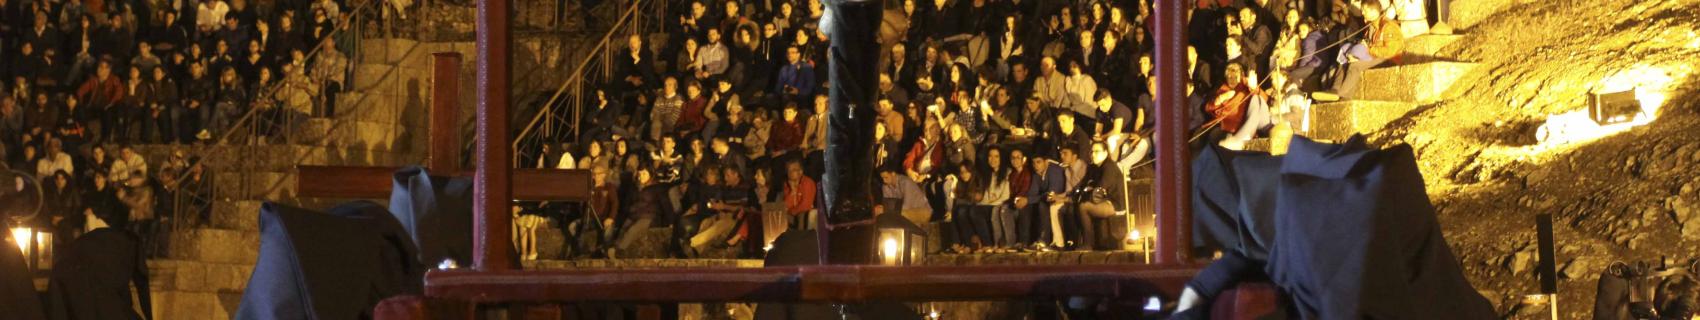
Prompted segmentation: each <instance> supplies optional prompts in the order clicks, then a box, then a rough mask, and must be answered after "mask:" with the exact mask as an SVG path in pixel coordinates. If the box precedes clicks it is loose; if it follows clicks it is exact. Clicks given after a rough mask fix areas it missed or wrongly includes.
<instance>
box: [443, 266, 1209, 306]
mask: <svg viewBox="0 0 1700 320" xmlns="http://www.w3.org/2000/svg"><path fill="white" fill-rule="evenodd" d="M1197 272H1198V269H1197V268H1195V267H1188V266H1161V265H1119V266H1118V265H1091V266H1082V265H1071V266H1062V265H1059V266H982V267H883V266H804V267H775V268H742V269H739V268H709V269H650V270H582V271H525V272H520V271H503V272H478V271H435V272H432V273H429V274H427V275H426V279H425V283H426V284H425V286H426V295H428V296H431V297H435V298H443V299H450V300H457V301H472V302H476V303H536V302H596V301H602V302H639V303H648V302H656V303H668V302H721V301H740V302H862V301H951V300H999V299H1019V298H1034V297H1061V296H1104V297H1124V298H1140V299H1143V298H1144V297H1148V296H1152V295H1158V296H1163V297H1167V298H1172V297H1176V296H1178V293H1179V292H1180V290H1181V288H1182V287H1184V286H1185V283H1186V281H1187V280H1189V279H1191V278H1192V275H1193V274H1196V273H1197Z"/></svg>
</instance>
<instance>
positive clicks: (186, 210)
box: [161, 2, 380, 232]
mask: <svg viewBox="0 0 1700 320" xmlns="http://www.w3.org/2000/svg"><path fill="white" fill-rule="evenodd" d="M378 3H379V2H367V3H362V4H359V5H358V6H356V7H354V8H353V10H350V11H347V15H345V16H343V17H340V18H341V19H340V20H338V21H336V22H335V23H333V31H332V32H335V33H343V32H353V31H354V30H357V29H356V28H350V27H351V26H354V25H355V23H357V21H359V20H360V19H361V17H362V15H363V14H364V13H365V12H367V11H370V10H371V8H374V7H375V6H377V5H380V4H378ZM353 36H354V37H355V38H354V39H356V41H354V42H355V45H356V47H358V45H359V42H360V41H359V39H361V35H353ZM327 40H328V41H336V40H334V39H327ZM324 47H325V44H324V43H323V42H321V43H318V44H315V45H314V46H313V48H312V49H311V50H309V51H308V53H306V54H304V55H303V57H305V58H308V59H311V58H313V57H316V56H318V54H319V53H320V52H322V51H324ZM356 50H358V49H356ZM358 53H359V52H358V51H351V52H348V53H345V54H358ZM357 58H358V57H355V56H352V55H351V56H350V58H349V59H350V61H351V63H349V65H348V68H349V70H350V71H351V70H354V68H355V67H356V66H357V65H358V64H357V63H353V62H352V61H355V60H354V59H357ZM350 71H344V72H350ZM298 72H308V71H307V70H301V71H298ZM285 85H287V83H286V82H284V81H281V80H280V81H278V82H277V83H275V84H273V85H271V86H270V87H268V88H263V89H262V90H259V92H276V91H277V90H279V89H280V88H282V87H283V86H285ZM345 85H347V84H345ZM208 107H213V106H208ZM262 109H264V108H252V107H251V108H249V109H248V110H247V111H245V112H244V113H243V114H242V116H241V117H238V118H237V119H236V120H235V121H232V122H231V123H230V125H229V126H228V127H227V128H225V130H224V132H222V133H220V134H219V136H218V137H217V139H214V140H212V141H211V142H210V143H208V144H206V145H204V146H203V147H202V148H200V149H199V150H196V149H190V150H189V152H187V153H188V155H186V156H185V159H187V158H200V159H203V161H205V159H212V158H213V157H214V156H217V155H218V154H221V153H224V152H231V151H230V150H224V149H226V148H219V147H218V146H230V145H231V144H228V143H227V142H229V141H231V138H232V137H234V136H235V135H236V134H237V133H238V132H244V131H252V130H248V129H251V128H250V127H253V123H254V122H255V121H258V120H256V115H257V114H258V113H259V112H261V111H262ZM287 129H288V128H284V130H287ZM333 129H334V127H333ZM248 134H250V135H253V133H252V132H248ZM195 166H196V165H195V164H190V165H186V166H183V167H182V168H175V169H176V170H177V171H176V172H172V173H171V174H173V175H174V177H176V183H174V184H171V185H164V186H162V187H163V188H161V189H162V191H164V192H168V193H170V194H171V195H172V198H173V199H171V201H172V202H173V203H172V204H173V205H172V208H171V209H172V210H171V211H172V212H170V213H169V214H170V215H171V217H170V218H171V219H172V220H174V221H172V222H171V223H167V224H166V225H165V227H166V228H169V230H165V231H166V232H171V231H175V230H176V229H179V228H183V227H187V226H189V225H191V224H190V223H188V221H186V220H187V219H185V218H188V217H185V214H191V215H194V218H196V219H199V218H200V217H199V215H200V213H201V212H203V211H204V210H212V206H214V205H215V203H217V202H218V200H219V199H220V198H221V195H228V194H227V192H228V191H232V190H227V189H228V188H220V187H218V186H216V185H213V184H215V183H218V182H220V181H219V179H215V177H216V176H217V174H216V173H215V172H214V171H213V170H214V169H213V168H212V167H210V166H207V165H205V164H199V166H200V167H202V172H201V175H202V182H201V183H198V184H196V185H197V186H199V187H200V188H202V189H205V190H204V191H206V192H204V193H202V192H193V191H196V190H183V187H184V186H185V185H187V184H188V183H187V181H186V180H187V178H188V174H189V173H190V172H191V170H193V168H194V167H195ZM246 171H247V170H241V171H239V172H246ZM161 174H165V173H161ZM240 178H241V179H240V180H242V181H238V182H241V184H242V185H243V186H242V188H247V185H248V183H245V182H246V181H247V180H250V178H251V177H249V176H248V174H244V175H243V176H242V177H240ZM185 191H191V192H185ZM237 194H241V195H247V194H250V192H248V190H239V192H238V193H237ZM207 218H208V221H197V223H211V222H212V221H211V220H212V219H213V218H212V217H210V216H209V217H207Z"/></svg>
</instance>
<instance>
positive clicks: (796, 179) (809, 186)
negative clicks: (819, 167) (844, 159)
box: [785, 161, 816, 230]
mask: <svg viewBox="0 0 1700 320" xmlns="http://www.w3.org/2000/svg"><path fill="white" fill-rule="evenodd" d="M785 172H786V176H787V177H790V178H789V179H787V181H785V213H788V214H791V230H803V229H807V228H808V227H810V226H813V225H814V221H812V220H814V218H815V214H814V211H815V191H816V189H815V180H814V179H809V177H807V176H805V175H804V174H803V163H802V162H797V161H790V162H786V163H785Z"/></svg>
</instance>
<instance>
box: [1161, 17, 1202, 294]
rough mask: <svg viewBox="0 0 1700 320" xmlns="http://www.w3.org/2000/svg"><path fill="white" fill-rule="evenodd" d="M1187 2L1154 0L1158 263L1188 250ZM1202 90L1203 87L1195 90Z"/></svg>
mask: <svg viewBox="0 0 1700 320" xmlns="http://www.w3.org/2000/svg"><path fill="white" fill-rule="evenodd" d="M1185 3H1186V1H1185V0H1157V6H1156V12H1155V14H1154V15H1153V16H1152V22H1154V25H1155V26H1156V28H1154V29H1155V30H1156V32H1155V33H1156V34H1155V37H1154V38H1155V39H1156V41H1157V46H1156V50H1155V51H1156V52H1155V53H1156V54H1155V58H1156V61H1153V62H1155V63H1156V66H1155V68H1154V70H1153V71H1154V72H1155V73H1156V76H1157V89H1156V90H1157V92H1156V94H1155V96H1156V98H1157V101H1156V103H1157V108H1156V109H1157V133H1156V136H1155V137H1154V139H1153V140H1156V142H1157V179H1156V180H1155V181H1153V184H1154V185H1155V187H1156V188H1155V189H1156V193H1157V194H1156V195H1155V197H1156V200H1157V239H1156V240H1157V241H1156V242H1157V248H1156V251H1157V257H1156V262H1157V263H1158V264H1172V263H1179V262H1183V261H1186V260H1187V259H1188V258H1189V257H1188V253H1189V252H1188V250H1187V248H1191V247H1192V244H1191V242H1192V240H1191V237H1189V235H1188V234H1187V233H1188V231H1190V230H1192V224H1191V221H1189V220H1191V219H1190V218H1191V216H1192V198H1191V197H1190V195H1191V194H1192V193H1191V191H1192V177H1191V173H1192V161H1191V160H1189V158H1191V157H1190V156H1191V153H1189V151H1188V147H1187V136H1186V135H1187V131H1189V129H1188V128H1187V113H1188V112H1192V111H1193V110H1187V107H1186V106H1187V102H1186V101H1187V98H1186V83H1187V82H1189V81H1192V80H1191V79H1190V78H1189V77H1188V76H1187V69H1188V68H1187V61H1186V10H1187V8H1186V4H1185ZM1199 89H1200V90H1204V88H1199Z"/></svg>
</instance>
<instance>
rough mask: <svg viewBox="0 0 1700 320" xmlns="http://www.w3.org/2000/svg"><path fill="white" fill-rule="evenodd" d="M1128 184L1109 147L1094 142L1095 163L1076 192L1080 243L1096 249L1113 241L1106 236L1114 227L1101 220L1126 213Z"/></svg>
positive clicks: (1093, 158)
mask: <svg viewBox="0 0 1700 320" xmlns="http://www.w3.org/2000/svg"><path fill="white" fill-rule="evenodd" d="M1126 187H1127V181H1125V180H1123V175H1122V170H1121V168H1119V167H1118V166H1116V163H1115V161H1112V159H1110V150H1109V147H1108V146H1106V145H1105V144H1104V143H1102V142H1099V143H1093V144H1092V162H1091V164H1089V165H1087V169H1086V178H1085V179H1084V180H1083V181H1081V186H1080V189H1079V191H1078V194H1076V195H1075V197H1076V198H1078V199H1079V201H1080V226H1081V228H1080V230H1081V233H1080V238H1079V240H1078V241H1079V245H1080V246H1083V247H1085V248H1086V249H1088V250H1096V249H1102V248H1107V247H1109V246H1107V245H1105V244H1106V243H1113V242H1114V241H1113V239H1114V237H1109V239H1111V240H1112V241H1106V237H1105V236H1107V235H1109V234H1110V231H1111V230H1110V229H1109V228H1107V225H1105V224H1104V223H1102V222H1101V221H1103V219H1106V218H1111V217H1115V216H1120V215H1123V214H1126V213H1127V197H1128V194H1127V193H1126Z"/></svg>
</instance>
